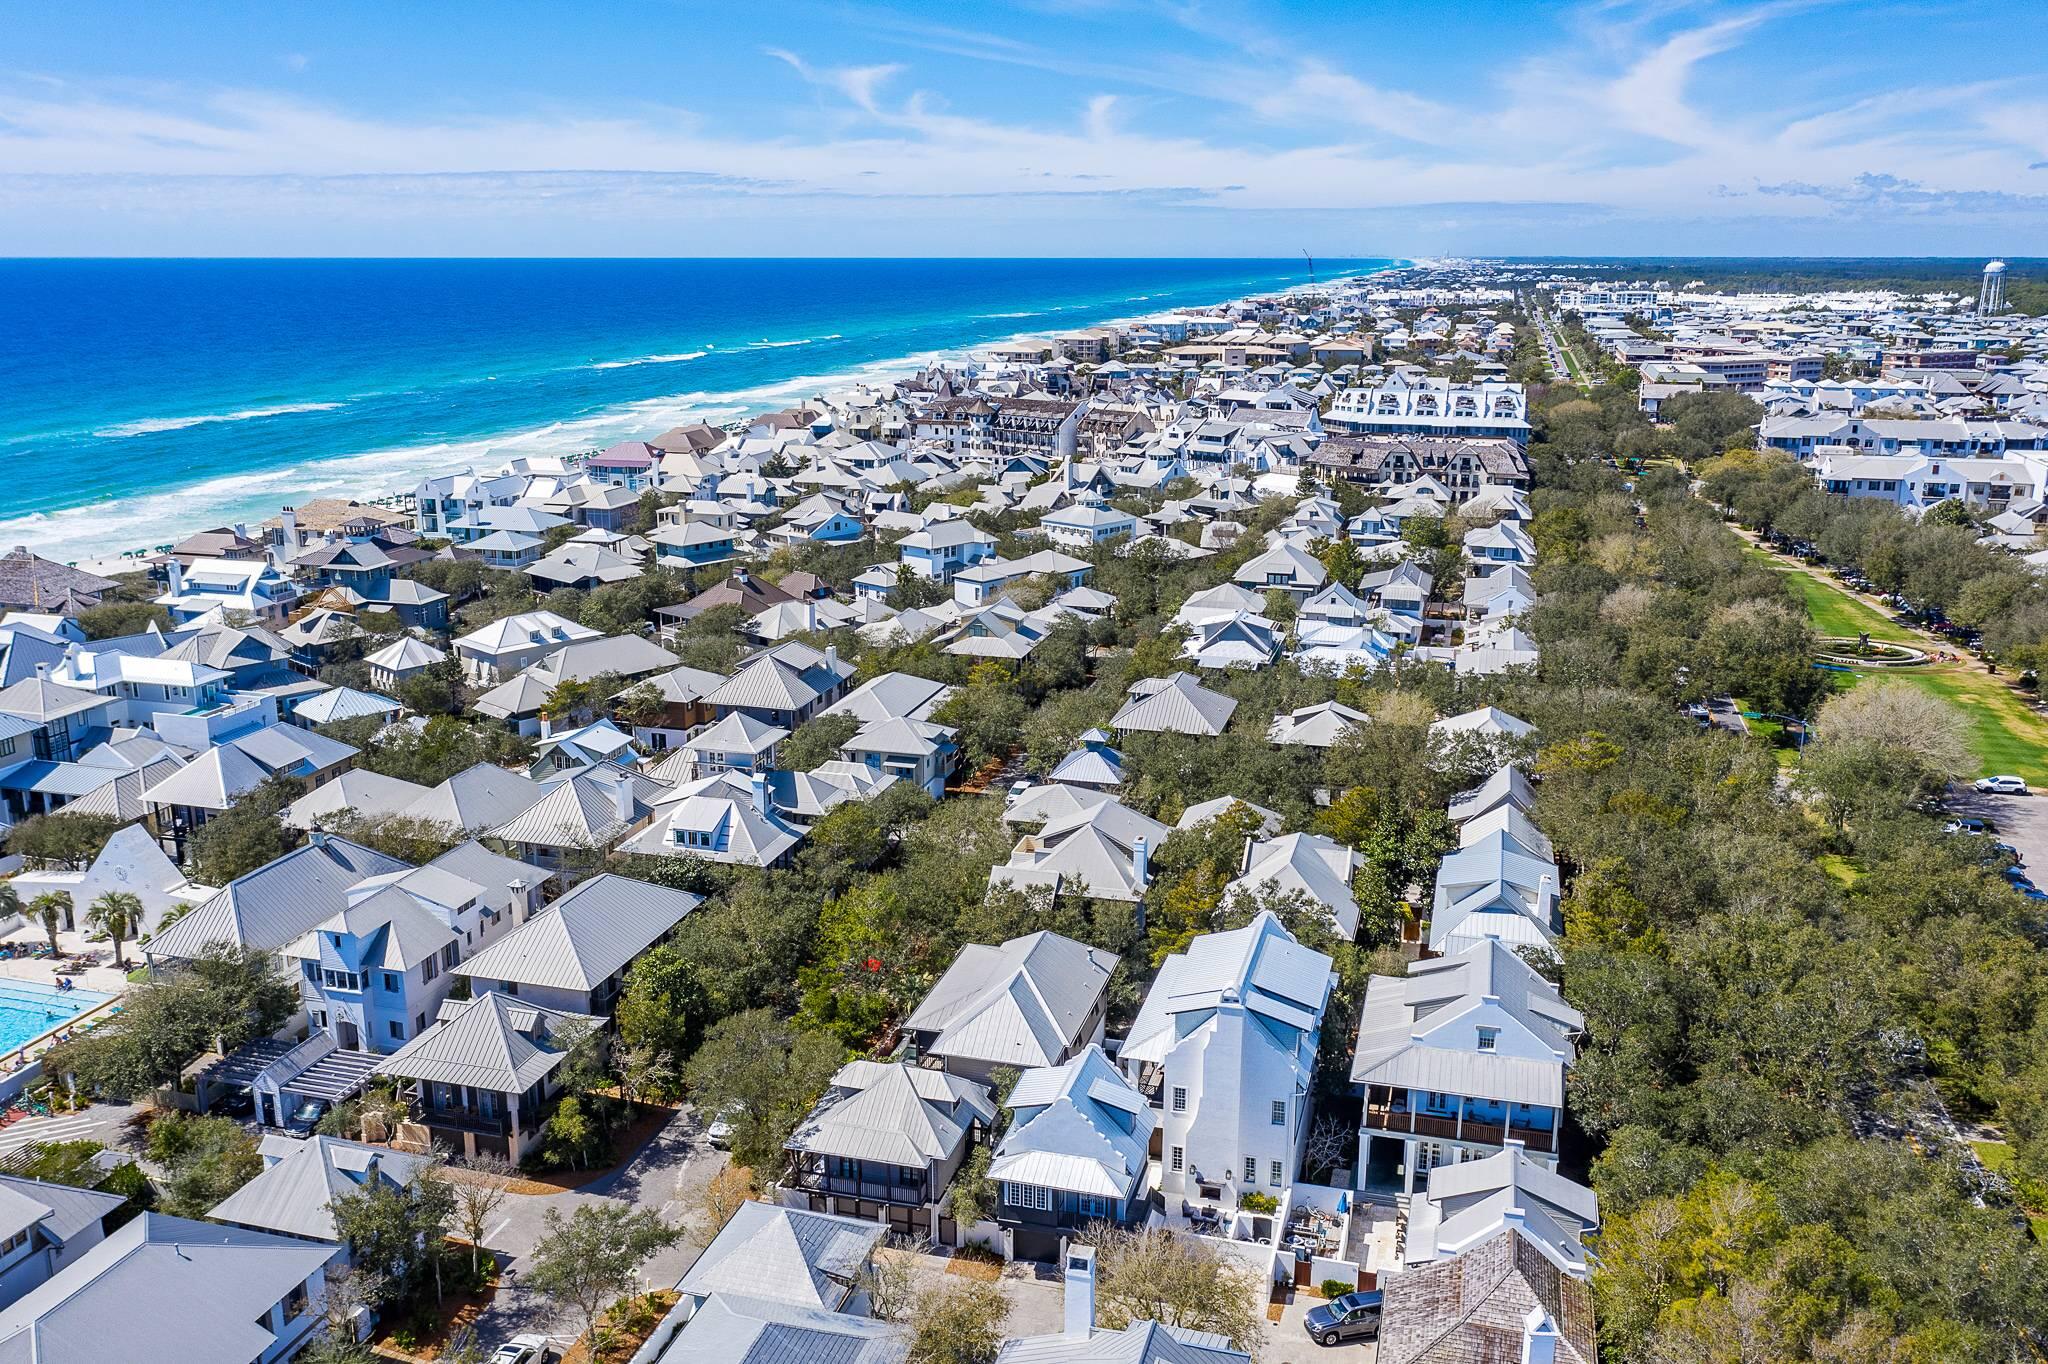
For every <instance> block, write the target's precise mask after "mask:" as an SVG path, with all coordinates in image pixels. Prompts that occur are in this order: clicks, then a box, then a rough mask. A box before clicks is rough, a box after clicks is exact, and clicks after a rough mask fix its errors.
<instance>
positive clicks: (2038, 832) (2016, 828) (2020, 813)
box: [1947, 786, 2048, 884]
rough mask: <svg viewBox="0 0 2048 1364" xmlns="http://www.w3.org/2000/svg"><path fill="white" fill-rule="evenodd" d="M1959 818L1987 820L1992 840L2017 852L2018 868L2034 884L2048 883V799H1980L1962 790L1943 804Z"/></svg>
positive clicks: (2029, 797)
mask: <svg viewBox="0 0 2048 1364" xmlns="http://www.w3.org/2000/svg"><path fill="white" fill-rule="evenodd" d="M1947 804H1948V807H1949V809H1950V810H1951V811H1953V812H1954V813H1956V814H1959V815H1975V816H1977V817H1978V818H1979V819H1985V820H1989V821H1990V822H1991V827H1992V828H1993V829H1994V830H1996V832H1995V833H1994V834H1993V835H1992V837H1994V838H1996V839H1997V840H1998V841H1999V842H2001V843H2010V844H2012V846H2013V847H2014V848H2016V849H2018V850H2019V855H2020V865H2021V866H2023V867H2024V868H2026V872H2027V878H2028V879H2029V880H2031V881H2033V882H2035V883H2036V884H2039V883H2040V882H2041V881H2043V880H2048V796H2041V795H2032V796H1990V795H1980V794H1978V793H1977V792H1975V791H1973V790H1971V789H1970V788H1969V787H1967V786H1965V787H1964V788H1963V789H1962V791H1961V792H1960V793H1958V794H1952V795H1950V796H1949V798H1948V801H1947Z"/></svg>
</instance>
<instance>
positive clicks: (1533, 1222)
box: [1401, 1141, 1600, 1279]
mask: <svg viewBox="0 0 2048 1364" xmlns="http://www.w3.org/2000/svg"><path fill="white" fill-rule="evenodd" d="M1510 1226H1515V1227H1519V1228H1521V1230H1522V1233H1523V1235H1525V1236H1527V1237H1528V1238H1529V1239H1530V1240H1531V1241H1533V1242H1535V1243H1536V1246H1537V1248H1538V1249H1540V1250H1541V1251H1543V1253H1544V1254H1545V1255H1546V1256H1547V1257H1548V1258H1549V1259H1550V1262H1551V1263H1552V1264H1554V1265H1556V1266H1557V1267H1558V1268H1559V1269H1560V1270H1562V1271H1564V1272H1565V1273H1566V1274H1571V1275H1576V1276H1577V1277H1579V1278H1581V1279H1583V1278H1585V1277H1587V1275H1588V1274H1589V1272H1590V1269H1591V1264H1592V1257H1591V1256H1589V1255H1588V1254H1587V1253H1586V1241H1587V1238H1588V1237H1590V1236H1591V1235H1592V1233H1593V1232H1594V1231H1596V1230H1597V1229H1598V1228H1599V1226H1600V1200H1599V1199H1598V1198H1597V1197H1596V1196H1595V1195H1594V1193H1593V1191H1592V1190H1591V1189H1589V1188H1587V1187H1586V1186H1585V1185H1583V1184H1578V1183H1574V1182H1573V1181H1572V1180H1569V1179H1566V1178H1565V1177H1564V1176H1563V1175H1561V1174H1559V1173H1558V1172H1557V1171H1556V1169H1554V1168H1553V1167H1552V1166H1550V1165H1546V1164H1545V1163H1544V1162H1542V1161H1539V1160H1534V1159H1531V1158H1530V1156H1529V1154H1528V1152H1527V1151H1525V1150H1523V1149H1522V1145H1521V1143H1520V1142H1515V1141H1510V1142H1509V1143H1508V1144H1507V1145H1506V1146H1504V1147H1503V1148H1502V1149H1501V1150H1499V1151H1497V1152H1495V1153H1494V1154H1493V1155H1490V1156H1485V1157H1482V1158H1480V1159H1478V1160H1467V1161H1460V1162H1457V1163H1455V1164H1450V1165H1439V1166H1437V1167H1436V1168H1434V1169H1432V1170H1431V1171H1430V1172H1429V1186H1428V1188H1427V1190H1426V1191H1425V1192H1424V1193H1423V1195H1422V1196H1421V1197H1419V1198H1414V1199H1410V1200H1409V1203H1408V1225H1407V1227H1406V1229H1405V1230H1404V1232H1403V1234H1402V1237H1401V1261H1402V1263H1404V1264H1410V1265H1418V1264H1431V1263H1434V1262H1436V1261H1438V1260H1448V1259H1452V1258H1454V1257H1456V1256H1459V1255H1462V1254H1464V1253H1465V1252H1466V1251H1468V1250H1470V1249H1472V1248H1473V1247H1475V1246H1477V1245H1479V1244H1480V1243H1481V1242H1484V1241H1487V1240H1490V1239H1491V1238H1492V1237H1494V1236H1495V1235H1497V1234H1498V1233H1499V1232H1501V1231H1502V1230H1503V1229H1504V1228H1507V1227H1510Z"/></svg>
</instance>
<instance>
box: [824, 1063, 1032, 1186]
mask: <svg viewBox="0 0 2048 1364" xmlns="http://www.w3.org/2000/svg"><path fill="white" fill-rule="evenodd" d="M995 1115H996V1108H995V1102H994V1100H992V1099H991V1098H990V1097H989V1092H988V1090H987V1088H986V1087H984V1086H982V1085H978V1084H975V1083H974V1082H973V1081H971V1080H963V1079H961V1078H960V1077H958V1076H956V1075H948V1074H946V1073H945V1072H944V1071H941V1070H928V1069H926V1068H925V1067H923V1066H917V1065H912V1064H911V1063H910V1062H908V1061H889V1062H885V1061H849V1062H848V1063H847V1064H846V1065H844V1066H842V1067H840V1069H839V1073H838V1074H836V1075H834V1076H833V1077H832V1083H831V1085H830V1086H828V1087H827V1088H826V1090H825V1097H824V1098H822V1099H820V1100H819V1101H818V1105H817V1107H815V1108H813V1109H812V1110H811V1112H810V1115H809V1116H808V1117H806V1118H805V1119H804V1120H803V1121H802V1122H801V1123H799V1124H797V1128H796V1131H795V1132H794V1133H792V1134H791V1136H790V1138H789V1141H788V1142H787V1143H786V1145H787V1147H788V1149H790V1150H792V1151H807V1152H811V1153H814V1154H818V1155H830V1156H848V1157H851V1158H852V1159H854V1160H869V1161H882V1162H886V1163H888V1164H890V1165H898V1166H902V1167H903V1168H905V1169H911V1170H917V1169H924V1168H927V1167H929V1166H932V1165H935V1164H940V1163H943V1162H945V1161H947V1160H949V1159H950V1158H951V1157H953V1156H954V1155H955V1154H957V1153H958V1152H959V1150H960V1147H961V1144H962V1143H963V1142H965V1141H966V1140H967V1134H968V1133H969V1132H970V1131H971V1130H973V1127H974V1124H975V1122H976V1121H977V1120H978V1121H980V1122H982V1123H983V1124H987V1123H990V1122H993V1121H994V1119H995Z"/></svg>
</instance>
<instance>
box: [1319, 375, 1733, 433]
mask: <svg viewBox="0 0 2048 1364" xmlns="http://www.w3.org/2000/svg"><path fill="white" fill-rule="evenodd" d="M1759 382H1761V376H1759ZM1323 425H1325V426H1326V427H1328V428H1329V429H1330V430H1331V431H1334V432H1341V433H1344V434H1347V435H1403V436H1465V437H1471V436H1501V437H1505V438H1506V439H1508V440H1512V441H1516V442H1518V443H1520V444H1524V445H1526V444H1527V443H1528V440H1529V402H1528V395H1527V394H1526V393H1525V392H1524V390H1523V388H1522V386H1521V385H1520V384H1515V383H1509V382H1508V381H1507V380H1505V379H1475V380H1470V381H1467V382H1463V383H1458V382H1454V381H1452V380H1450V379H1446V378H1442V377H1439V376H1436V375H1429V374H1421V373H1415V372H1411V371H1407V370H1402V371H1399V372H1397V373H1395V374H1394V375H1392V376H1391V377H1390V378H1388V379H1386V380H1384V381H1382V382H1381V383H1379V384H1376V385H1374V386H1372V387H1370V388H1347V389H1345V390H1344V391H1343V392H1342V393H1340V394H1338V395H1337V400H1336V401H1335V402H1334V403H1332V404H1331V406H1330V410H1329V413H1328V414H1327V415H1326V416H1325V417H1324V418H1323Z"/></svg>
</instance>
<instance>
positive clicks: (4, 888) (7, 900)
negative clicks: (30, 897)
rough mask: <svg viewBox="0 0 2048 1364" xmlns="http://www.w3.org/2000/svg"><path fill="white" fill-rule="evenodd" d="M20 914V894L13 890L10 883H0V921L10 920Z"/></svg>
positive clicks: (12, 883)
mask: <svg viewBox="0 0 2048 1364" xmlns="http://www.w3.org/2000/svg"><path fill="white" fill-rule="evenodd" d="M19 913H21V892H20V891H18V890H16V889H15V888H14V882H12V881H0V919H11V918H13V917H14V916H15V915H17V914H19Z"/></svg>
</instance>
